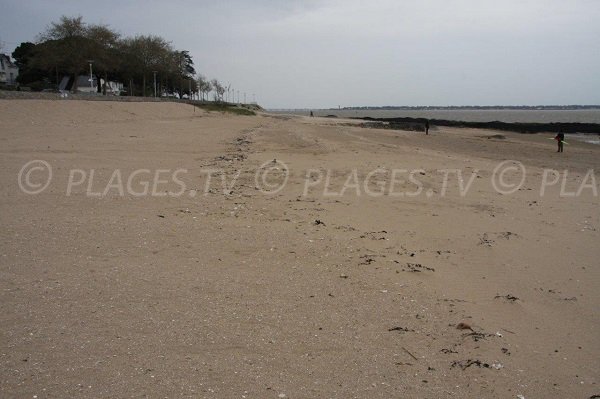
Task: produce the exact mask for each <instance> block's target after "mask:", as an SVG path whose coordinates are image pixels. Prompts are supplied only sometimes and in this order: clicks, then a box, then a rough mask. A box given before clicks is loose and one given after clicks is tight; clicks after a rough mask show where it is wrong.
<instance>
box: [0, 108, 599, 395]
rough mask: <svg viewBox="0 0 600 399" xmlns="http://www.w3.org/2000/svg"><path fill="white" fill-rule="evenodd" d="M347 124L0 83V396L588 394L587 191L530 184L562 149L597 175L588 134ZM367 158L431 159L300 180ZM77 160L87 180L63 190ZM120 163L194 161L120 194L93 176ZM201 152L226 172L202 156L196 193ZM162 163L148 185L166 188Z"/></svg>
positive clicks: (578, 169) (595, 232) (356, 165)
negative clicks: (518, 179) (460, 183)
mask: <svg viewBox="0 0 600 399" xmlns="http://www.w3.org/2000/svg"><path fill="white" fill-rule="evenodd" d="M351 123H353V122H349V121H343V120H334V119H326V118H306V117H293V118H288V117H284V116H270V115H267V114H264V115H258V116H255V117H250V116H233V115H224V114H220V113H205V112H201V111H199V110H196V111H194V109H193V108H192V107H191V106H188V105H179V104H170V103H169V104H155V103H116V102H78V101H65V102H60V101H34V100H25V101H0V124H1V126H2V128H1V133H0V142H1V143H2V146H1V151H2V157H1V168H0V179H1V180H0V182H1V183H2V189H1V190H2V191H1V201H2V207H1V209H0V220H1V222H2V226H3V228H2V233H1V234H2V247H1V251H0V259H1V261H0V295H1V297H0V298H1V299H0V306H1V313H0V326H1V327H0V396H1V397H3V398H10V397H18V398H32V397H37V398H45V397H52V398H65V397H94V398H117V397H169V398H179V397H192V398H196V397H206V398H244V397H245V398H281V397H287V398H375V397H377V398H379V397H381V398H392V397H394V398H445V397H460V398H465V397H468V398H474V397H480V398H517V397H518V395H523V396H524V397H525V398H527V399H529V398H550V397H553V398H589V397H591V396H592V395H598V394H600V385H599V381H598V377H599V368H600V360H599V359H600V335H599V327H600V323H599V321H600V317H599V314H598V305H600V294H599V290H598V283H599V282H600V280H599V277H600V262H599V261H598V259H599V258H600V245H599V244H600V213H599V198H598V196H596V195H594V194H593V190H592V189H591V188H589V187H588V188H587V189H585V190H583V191H582V193H581V195H580V196H578V197H564V196H563V197H561V196H560V195H559V190H560V184H557V185H555V186H552V187H549V188H548V190H547V192H546V195H544V196H543V197H542V196H540V184H541V181H542V174H543V168H551V169H556V170H561V171H562V170H565V169H567V170H569V174H568V176H567V178H566V179H565V183H566V186H565V187H566V191H569V192H572V191H576V190H577V188H578V187H579V186H580V185H581V182H582V180H583V179H584V177H585V175H586V173H587V171H588V170H589V169H595V170H596V172H595V173H596V174H595V175H594V176H593V177H594V178H595V182H596V188H597V186H598V183H599V182H600V176H599V175H598V171H600V147H599V146H593V145H590V144H585V143H576V142H573V143H570V145H568V146H566V147H565V148H566V149H565V151H566V152H565V153H564V154H556V153H555V152H554V151H555V142H553V141H550V140H547V137H551V136H550V135H535V136H526V135H517V134H510V133H501V134H502V135H504V136H505V139H494V138H491V139H489V138H486V137H487V136H491V135H493V134H496V133H497V132H490V131H479V130H467V129H465V130H458V129H438V130H433V131H432V133H431V134H430V135H429V136H425V135H424V134H422V133H414V132H402V131H390V130H374V129H364V128H360V127H357V126H352V125H351ZM273 159H277V160H278V161H283V162H284V163H285V164H286V165H287V166H288V167H289V180H288V182H287V185H286V186H285V187H284V188H283V189H282V190H281V191H279V192H278V193H276V194H265V193H262V192H261V191H260V190H257V187H256V184H257V183H256V181H255V170H256V168H257V167H258V166H260V165H261V164H263V163H264V162H266V161H272V160H273ZM31 160H44V161H46V162H48V164H49V165H51V167H52V172H53V175H52V181H51V183H50V184H49V186H48V188H47V189H46V190H44V191H43V192H41V193H40V194H37V195H28V194H25V193H23V192H22V190H21V189H20V188H19V185H18V176H19V171H20V170H21V168H22V167H23V165H25V164H26V163H27V162H29V161H31ZM504 160H516V161H520V162H522V163H523V165H524V167H525V168H526V170H527V175H526V180H525V183H524V185H523V187H522V188H521V189H520V190H518V191H516V192H515V193H513V194H510V195H508V194H507V195H503V194H500V193H498V192H496V191H495V190H494V188H493V186H492V184H491V179H492V177H493V170H494V168H495V166H496V165H497V164H498V163H499V162H500V161H504ZM268 166H275V167H282V166H281V164H279V163H270V164H268ZM376 168H386V170H388V171H389V170H392V169H409V170H412V169H423V171H421V172H418V173H417V174H416V177H417V178H418V180H419V181H421V182H422V183H423V187H424V189H423V192H422V193H420V194H419V195H417V196H414V197H409V196H406V195H405V196H394V195H389V193H387V194H386V195H383V196H369V195H366V194H365V190H364V186H363V185H362V183H361V186H359V189H358V190H359V192H360V195H358V193H357V192H356V191H357V189H356V188H350V189H347V190H346V192H345V195H343V196H337V195H324V193H323V187H324V183H319V184H315V185H314V186H311V187H309V190H308V193H307V195H303V190H304V188H305V181H306V178H305V175H306V171H307V170H309V169H319V170H322V171H323V173H325V171H327V170H330V171H331V174H330V184H329V186H328V187H329V193H331V192H332V191H338V192H339V191H340V188H343V185H344V183H345V182H346V181H348V182H350V183H352V182H353V179H354V177H353V170H356V177H357V178H358V180H359V181H360V182H363V181H364V180H365V179H366V177H367V174H368V173H369V172H370V171H372V170H374V169H376ZM449 168H450V169H454V168H455V169H460V170H462V173H463V178H464V182H465V184H466V183H467V181H468V180H469V177H470V176H471V173H472V172H474V173H475V174H476V175H477V176H478V177H476V178H474V180H473V183H472V186H471V187H470V190H469V191H468V193H467V195H465V196H464V197H463V196H460V195H459V193H458V188H457V183H456V181H457V180H456V175H452V174H450V175H449V176H450V180H449V182H450V184H449V186H448V189H447V192H446V193H445V194H444V195H442V192H441V187H442V182H443V180H442V177H443V176H442V174H440V172H439V170H441V169H449ZM71 169H78V170H80V171H78V172H72V173H75V174H74V175H73V176H74V177H77V178H80V177H82V176H83V175H82V174H83V173H85V174H86V177H87V180H86V183H84V184H80V185H77V186H75V187H73V188H72V190H71V193H70V195H67V185H68V183H67V182H68V179H69V174H70V173H71V172H70V170H71ZM92 169H94V179H93V181H92V185H91V188H90V189H89V190H88V188H87V181H89V175H90V174H91V170H92ZM116 169H118V170H120V172H119V173H121V175H120V177H121V178H122V180H123V185H125V183H126V180H127V178H128V176H131V174H132V173H133V172H134V171H135V170H138V169H147V170H149V171H150V172H142V174H140V175H138V177H139V176H141V177H142V180H143V178H144V177H145V178H146V179H150V173H155V171H156V170H157V169H159V170H169V171H170V172H165V173H164V174H162V175H161V176H162V178H161V180H162V179H166V180H169V176H171V175H170V173H171V172H173V171H175V170H177V169H186V170H187V172H181V173H180V174H178V175H177V176H176V177H178V178H179V179H180V180H181V181H182V182H183V183H184V184H185V190H184V191H183V192H182V195H178V196H177V195H168V194H167V195H164V196H152V195H139V196H136V195H133V194H132V193H130V191H131V190H129V189H128V188H127V187H125V189H124V191H125V192H124V195H122V196H121V195H120V193H119V189H118V186H119V184H118V180H114V181H113V183H115V182H116V183H117V184H116V185H115V186H113V187H112V188H111V187H109V190H107V192H106V195H102V192H103V191H104V190H105V188H106V186H107V184H108V183H109V181H110V178H111V176H112V174H113V173H114V170H116ZM208 169H215V170H220V171H223V172H224V176H225V177H226V180H225V182H226V183H231V182H232V181H233V179H234V177H235V176H236V174H237V173H238V171H239V173H240V174H239V178H238V180H237V181H235V182H234V183H233V185H232V186H231V187H229V188H227V189H225V190H224V189H223V188H222V187H221V180H220V179H221V177H220V175H215V176H213V178H212V181H211V184H210V187H209V188H210V190H209V192H208V193H206V194H205V193H204V189H205V187H206V181H207V172H206V170H208ZM39 173H41V172H40V171H39V170H38V171H33V172H32V173H31V175H30V176H29V177H30V181H31V182H34V183H36V182H38V183H39V182H40V181H41V177H40V176H41V175H40V174H39ZM159 173H163V172H159ZM23 176H25V174H23V175H21V177H23ZM165 176H166V178H165ZM277 176H279V177H283V169H279V171H278V170H276V169H273V170H270V174H269V178H268V179H267V180H266V182H268V183H273V184H274V183H277V182H278V181H280V180H278V178H277ZM349 176H350V178H349ZM313 177H316V172H315V174H314V175H313ZM403 177H404V178H406V175H405V176H403ZM505 177H506V178H507V180H509V178H514V177H515V176H513V175H511V173H507V174H506V175H505ZM36 179H38V180H36ZM171 180H172V179H171ZM171 180H170V181H169V182H168V183H161V182H159V184H158V185H157V189H156V190H155V191H156V192H158V193H161V194H163V193H165V191H171V192H176V191H180V189H181V187H182V186H181V185H178V184H176V183H177V182H176V181H171ZM373 180H376V179H373ZM136 181H137V180H136ZM311 181H312V180H311ZM388 181H389V179H388ZM258 182H259V184H261V180H260V179H259V181H258ZM138 183H139V181H138ZM588 183H589V175H588ZM368 187H369V188H371V189H372V190H373V191H376V190H377V186H376V184H375V183H373V182H371V183H370V185H369V186H368ZM388 188H389V182H388ZM415 188H416V186H415V185H411V184H409V183H402V182H399V183H397V184H396V192H399V191H402V192H409V191H414V189H415ZM229 189H231V191H228V190H229ZM140 190H141V189H140V186H139V185H137V186H135V192H139V191H140ZM196 190H197V191H196ZM93 193H99V194H100V195H99V196H98V195H95V194H93ZM426 193H430V194H431V196H428V195H426ZM316 220H319V221H320V222H322V223H319V224H317V223H315V222H316ZM515 298H518V299H515ZM461 322H462V323H466V324H468V325H469V326H470V327H471V328H472V329H463V330H459V329H457V328H456V325H457V324H458V323H461ZM486 366H487V367H486ZM34 395H35V396H34ZM284 395H285V396H284Z"/></svg>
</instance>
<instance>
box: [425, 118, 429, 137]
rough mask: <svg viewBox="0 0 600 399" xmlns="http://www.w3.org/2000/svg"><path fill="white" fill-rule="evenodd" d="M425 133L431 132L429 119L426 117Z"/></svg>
mask: <svg viewBox="0 0 600 399" xmlns="http://www.w3.org/2000/svg"><path fill="white" fill-rule="evenodd" d="M425 134H429V119H425Z"/></svg>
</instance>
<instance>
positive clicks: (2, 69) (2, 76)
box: [0, 54, 19, 86]
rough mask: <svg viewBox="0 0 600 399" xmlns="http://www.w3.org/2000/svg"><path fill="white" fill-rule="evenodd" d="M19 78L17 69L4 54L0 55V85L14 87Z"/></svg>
mask: <svg viewBox="0 0 600 399" xmlns="http://www.w3.org/2000/svg"><path fill="white" fill-rule="evenodd" d="M17 76H19V68H18V67H17V66H16V65H15V64H14V63H13V62H12V61H11V60H10V57H9V56H8V55H6V54H0V85H7V86H15V85H16V84H17Z"/></svg>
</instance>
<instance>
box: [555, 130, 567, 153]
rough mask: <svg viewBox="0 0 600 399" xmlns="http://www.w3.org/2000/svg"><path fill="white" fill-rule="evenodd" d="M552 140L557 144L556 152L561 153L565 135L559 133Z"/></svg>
mask: <svg viewBox="0 0 600 399" xmlns="http://www.w3.org/2000/svg"><path fill="white" fill-rule="evenodd" d="M554 140H556V142H557V143H558V150H557V151H556V152H563V146H564V144H563V142H564V141H565V134H564V133H563V132H560V131H559V132H558V134H557V135H556V137H555V138H554Z"/></svg>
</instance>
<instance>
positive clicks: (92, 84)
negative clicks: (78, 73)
mask: <svg viewBox="0 0 600 399" xmlns="http://www.w3.org/2000/svg"><path fill="white" fill-rule="evenodd" d="M88 62H89V63H90V89H92V93H93V92H94V75H93V74H92V64H93V63H94V60H88Z"/></svg>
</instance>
